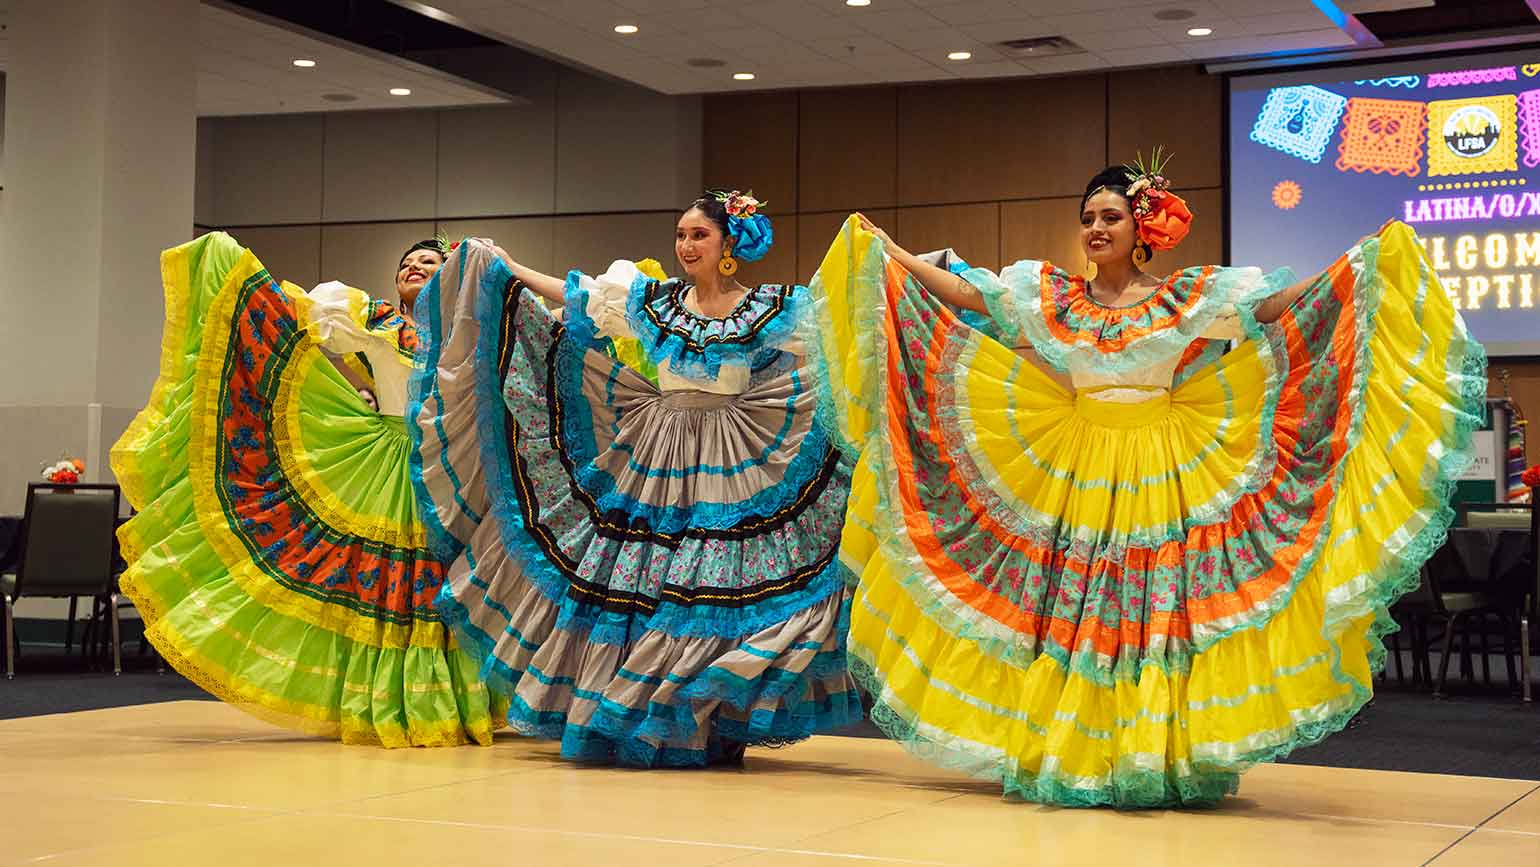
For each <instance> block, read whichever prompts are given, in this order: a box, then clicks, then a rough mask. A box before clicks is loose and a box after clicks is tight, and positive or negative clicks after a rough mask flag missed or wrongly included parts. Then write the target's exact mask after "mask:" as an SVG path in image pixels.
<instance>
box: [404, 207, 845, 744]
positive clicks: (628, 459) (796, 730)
mask: <svg viewBox="0 0 1540 867" xmlns="http://www.w3.org/2000/svg"><path fill="white" fill-rule="evenodd" d="M761 207H762V206H761V204H760V202H758V201H757V200H756V199H755V198H754V197H753V196H752V195H749V194H746V193H740V192H736V191H711V192H708V193H707V194H706V195H704V196H702V197H700V198H699V199H697V200H695V201H694V202H692V203H691V204H690V205H689V207H687V208H686V209H685V210H684V212H683V213H682V214H680V217H679V220H678V223H677V225H676V227H675V233H674V253H675V256H676V258H677V259H678V261H679V265H680V267H681V268H682V269H683V270H684V272H685V275H686V277H685V279H684V280H663V279H658V277H657V276H656V275H649V274H648V273H646V271H645V270H644V269H643V268H641V267H639V266H638V265H637V264H635V263H632V262H627V261H617V262H615V263H614V264H613V265H611V266H610V268H609V270H608V271H606V272H605V273H603V274H601V275H598V276H589V275H587V274H583V273H581V272H577V271H574V272H572V273H571V274H570V275H568V277H567V279H566V280H561V279H559V278H557V277H553V276H550V275H547V274H542V273H540V272H538V271H534V270H533V269H530V268H527V267H525V266H523V265H520V264H518V263H516V262H513V261H512V260H510V259H509V258H508V257H507V255H506V254H504V253H503V251H502V250H500V249H498V248H496V247H494V246H491V245H490V244H487V243H483V242H480V241H476V240H471V241H468V242H466V243H465V244H464V245H462V246H461V247H460V248H458V249H457V250H456V251H455V252H454V253H452V254H451V255H450V257H449V261H448V263H447V264H446V266H445V271H444V272H443V273H444V274H451V273H452V274H453V275H454V279H452V280H451V279H443V278H441V279H440V280H438V281H435V282H434V283H431V284H430V285H429V286H428V288H426V289H425V290H423V295H422V296H421V297H420V298H419V299H418V302H417V310H418V312H419V315H420V320H421V322H422V325H423V329H424V332H425V333H426V334H427V335H428V339H427V341H426V345H427V347H428V350H427V352H426V354H425V357H424V359H423V362H424V363H423V365H422V367H421V369H420V372H419V373H417V374H416V378H415V380H414V386H413V406H415V407H419V408H420V409H419V411H418V412H417V413H416V414H415V417H414V418H413V419H412V421H413V422H415V423H414V424H412V425H410V426H409V427H410V429H411V430H412V431H413V435H414V436H419V437H420V438H421V439H420V442H419V449H418V455H417V458H416V459H417V460H418V462H419V466H420V469H421V476H420V482H421V488H420V489H419V496H420V497H421V498H422V499H423V501H424V502H425V503H427V504H430V505H431V508H432V511H433V515H432V516H431V517H430V519H429V524H430V527H432V529H433V530H434V531H435V535H437V536H438V541H439V543H440V544H441V545H443V546H444V548H443V550H444V552H445V553H446V555H447V554H449V553H453V552H456V551H459V550H461V549H465V550H466V552H467V556H465V557H462V558H460V559H459V560H457V561H456V565H455V566H454V567H453V568H452V569H451V571H450V575H449V578H448V580H447V581H446V583H445V584H444V588H443V590H442V591H441V592H440V593H439V596H438V606H439V610H440V612H441V613H443V615H444V617H445V618H446V620H447V621H448V622H449V623H451V624H452V625H453V626H454V627H455V630H456V633H457V635H458V636H459V637H460V639H461V641H462V643H463V645H464V646H465V647H466V648H467V649H470V650H472V651H473V652H474V654H475V655H476V656H477V657H479V659H480V660H481V672H482V675H483V677H484V678H485V679H486V681H487V682H488V684H489V685H490V686H491V688H492V689H493V690H494V691H496V692H497V693H499V694H501V695H504V696H507V697H508V698H509V700H510V709H509V717H508V719H509V722H510V723H511V724H512V725H513V726H514V728H515V729H517V730H519V731H521V732H524V733H527V734H532V735H536V736H540V737H546V738H551V739H554V740H559V741H561V750H562V755H564V756H566V757H568V758H570V759H576V760H579V761H601V762H618V763H621V764H627V765H638V766H643V767H660V766H698V765H705V764H712V763H718V762H737V761H739V760H741V758H742V755H743V749H744V747H745V746H746V745H755V744H782V743H785V742H788V741H794V740H799V739H801V738H805V737H807V736H808V735H810V734H812V733H813V732H815V731H820V730H825V729H830V728H834V727H838V726H841V725H845V724H847V723H850V722H854V721H856V720H857V719H859V718H860V716H861V703H860V700H859V698H858V697H857V695H856V693H855V691H854V687H853V683H852V681H851V680H850V676H849V674H848V673H847V672H846V668H845V658H844V643H843V635H844V630H845V624H846V622H847V619H848V617H849V610H850V609H849V601H848V598H847V596H846V591H845V588H846V582H845V574H844V569H843V567H842V566H841V565H840V563H839V561H838V560H837V559H836V558H835V556H834V555H835V551H836V550H837V548H838V544H839V533H840V523H841V521H842V519H843V516H844V510H845V499H846V494H847V491H848V486H849V479H850V466H849V464H847V463H846V462H845V461H844V460H843V459H842V457H841V456H840V454H839V452H837V451H836V450H835V449H834V448H833V447H832V446H831V444H830V442H829V439H828V437H827V436H825V433H824V431H825V430H826V429H827V426H828V421H827V420H826V419H824V418H823V417H822V415H821V414H820V412H819V411H818V408H817V404H816V400H815V396H814V390H813V388H812V383H813V380H814V376H813V371H812V370H810V369H809V368H808V367H807V366H806V363H805V358H804V353H803V349H802V342H801V340H800V339H799V338H798V336H797V326H798V324H799V322H800V320H801V318H802V317H803V315H804V314H805V313H806V310H807V292H806V289H805V288H804V287H801V286H778V285H765V286H754V287H749V286H744V285H743V284H741V283H739V282H738V280H737V279H736V278H735V276H734V275H735V274H736V272H737V270H738V262H739V261H753V260H755V259H758V258H759V257H761V256H763V255H764V254H765V252H766V251H767V250H768V249H769V247H770V244H771V242H772V232H771V228H770V220H769V218H767V217H766V216H765V215H764V214H762V213H760V209H761ZM526 290H527V291H526ZM541 298H543V299H545V300H546V301H549V302H552V303H559V304H561V305H563V317H562V321H561V322H557V321H556V320H555V319H554V318H553V316H552V314H551V313H550V312H549V311H548V309H547V307H546V306H545V305H544V304H542V303H540V300H539V299H541ZM617 343H621V344H626V345H629V346H634V347H638V348H639V349H640V351H641V352H643V353H645V356H646V357H645V360H646V361H647V362H649V363H650V364H651V365H652V366H653V367H654V368H655V369H656V371H657V382H656V383H654V382H651V381H649V380H648V379H646V378H644V377H643V376H641V375H640V374H639V373H637V372H636V371H634V370H632V369H631V368H630V367H627V366H625V365H622V364H621V363H620V362H619V361H617V360H616V358H615V356H616V355H617V354H619V353H617V351H616V344H617Z"/></svg>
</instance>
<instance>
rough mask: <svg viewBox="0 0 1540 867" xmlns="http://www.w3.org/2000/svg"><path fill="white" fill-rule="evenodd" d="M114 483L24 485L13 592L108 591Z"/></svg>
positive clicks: (115, 513) (115, 498)
mask: <svg viewBox="0 0 1540 867" xmlns="http://www.w3.org/2000/svg"><path fill="white" fill-rule="evenodd" d="M120 497H121V494H120V493H119V490H118V486H117V485H53V484H43V483H37V482H34V483H31V484H28V485H27V509H26V518H25V524H24V529H23V531H22V539H21V556H20V558H19V561H18V563H17V565H16V596H17V597H22V596H95V595H97V594H100V593H111V592H112V586H113V577H114V576H113V569H112V559H113V558H112V550H113V543H114V541H115V540H116V530H117V517H118V501H119V499H120Z"/></svg>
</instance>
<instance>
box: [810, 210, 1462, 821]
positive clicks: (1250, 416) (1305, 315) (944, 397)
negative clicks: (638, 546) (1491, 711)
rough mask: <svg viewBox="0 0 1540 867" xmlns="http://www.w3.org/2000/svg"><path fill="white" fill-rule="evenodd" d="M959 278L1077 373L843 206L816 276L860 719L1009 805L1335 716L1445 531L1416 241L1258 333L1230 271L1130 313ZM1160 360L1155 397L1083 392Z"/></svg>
mask: <svg viewBox="0 0 1540 867" xmlns="http://www.w3.org/2000/svg"><path fill="white" fill-rule="evenodd" d="M965 277H966V278H967V279H968V280H970V282H973V283H974V284H975V285H977V286H978V288H979V289H980V290H981V291H982V292H983V293H984V295H985V297H986V300H987V302H988V304H989V307H990V312H991V315H992V318H993V319H994V320H995V323H996V325H997V326H999V329H1000V331H1001V332H1003V334H1004V336H1005V339H1007V340H1008V341H1009V340H1011V339H1013V338H1015V339H1018V340H1019V341H1020V343H1021V344H1024V345H1030V346H1031V347H1033V348H1034V349H1035V350H1036V357H1038V358H1042V359H1045V360H1047V361H1048V362H1049V363H1051V364H1053V365H1055V366H1058V367H1061V368H1063V369H1065V370H1066V371H1068V372H1069V373H1070V374H1071V375H1072V376H1076V377H1077V379H1076V382H1077V384H1080V383H1081V381H1082V379H1083V380H1084V381H1085V384H1086V386H1087V387H1085V388H1077V390H1076V391H1075V392H1073V393H1072V392H1071V391H1068V390H1066V389H1064V388H1063V387H1061V386H1059V385H1057V384H1055V382H1054V381H1052V380H1051V379H1050V378H1049V377H1048V376H1047V375H1045V374H1044V373H1043V372H1042V371H1041V370H1040V369H1038V368H1037V367H1035V366H1034V365H1033V364H1031V363H1028V361H1027V360H1026V358H1025V357H1023V356H1022V355H1018V354H1017V353H1015V352H1013V351H1012V350H1011V349H1009V348H1007V346H1006V345H1003V344H1002V343H999V342H996V341H995V340H993V339H990V338H987V337H984V336H983V335H981V334H980V333H978V332H977V331H974V330H973V329H971V328H969V327H967V326H966V325H964V324H962V323H961V322H960V321H959V320H958V318H957V317H956V316H955V315H954V314H952V313H951V312H950V311H949V310H947V309H946V308H944V307H943V306H942V305H940V304H939V303H938V302H936V301H935V300H934V299H933V298H932V297H931V296H930V295H929V294H928V293H927V292H926V291H925V290H924V289H923V288H922V287H920V286H919V285H918V284H917V283H916V282H915V281H914V280H913V279H912V278H911V277H909V275H908V274H906V273H905V272H904V270H903V269H902V268H901V267H900V266H899V265H897V264H896V263H895V262H893V261H892V260H888V259H886V258H885V257H884V255H883V252H882V249H881V242H880V241H879V240H877V239H876V238H874V237H873V236H871V235H869V234H867V233H865V232H862V231H860V230H859V228H858V227H857V226H856V224H855V222H854V220H852V221H851V222H850V223H848V224H847V225H846V227H845V228H844V230H843V231H842V233H841V234H840V236H839V238H838V239H837V240H836V241H835V243H834V245H833V247H832V248H831V250H830V252H829V255H828V257H827V258H826V259H825V261H824V263H823V265H822V268H821V270H820V272H819V275H818V278H817V279H815V281H814V284H813V291H814V293H815V304H816V305H817V308H818V321H819V324H820V328H819V329H818V330H817V333H816V334H815V335H813V337H812V338H811V339H814V340H816V341H817V345H816V346H815V349H816V351H815V352H814V355H815V356H816V357H818V358H819V359H820V366H821V368H822V370H821V371H820V373H821V377H822V381H825V382H827V383H828V384H829V388H828V389H827V392H826V394H825V396H824V398H825V400H827V401H828V403H829V406H828V411H829V412H830V414H831V415H833V416H836V417H838V418H839V420H840V424H839V430H840V435H841V438H842V441H843V445H844V447H845V448H847V449H849V450H850V451H851V452H852V453H853V454H859V456H860V463H859V465H858V467H857V469H856V473H855V477H854V482H853V488H852V494H851V502H850V509H849V514H848V518H847V523H846V528H845V533H844V540H843V545H842V548H841V555H840V556H841V558H842V559H843V561H844V562H845V563H846V565H847V566H848V568H849V569H850V570H851V571H852V572H853V573H855V574H856V575H857V576H858V579H859V587H858V590H857V592H856V595H855V602H854V605H853V611H852V615H851V633H850V644H849V651H850V654H851V657H852V665H853V667H854V668H855V669H856V670H857V673H858V676H859V677H860V678H861V679H862V680H863V681H864V685H865V686H867V687H868V688H869V690H870V691H871V692H872V694H873V696H874V698H875V700H876V702H877V707H876V710H875V711H874V716H875V718H876V720H877V721H878V723H879V724H881V725H882V726H883V727H884V728H885V729H886V730H887V731H888V732H889V734H891V735H892V736H893V737H894V738H896V739H897V740H899V741H901V742H903V743H904V744H905V745H906V746H908V747H909V748H911V749H912V750H914V751H916V752H917V753H919V754H920V755H922V756H925V757H927V758H930V759H931V760H933V761H936V762H938V763H940V764H942V765H945V766H949V767H954V768H958V769H960V770H963V771H966V772H968V773H971V774H975V775H978V776H981V777H986V778H989V779H994V780H999V781H1000V782H1001V783H1003V786H1004V789H1005V791H1006V793H1007V794H1009V795H1014V796H1020V797H1023V798H1026V799H1030V800H1034V801H1041V802H1047V803H1054V804H1065V805H1096V804H1111V805H1118V806H1140V807H1148V806H1160V805H1176V804H1208V803H1213V802H1215V801H1217V800H1218V799H1219V798H1221V797H1222V796H1223V795H1225V794H1227V793H1233V792H1235V791H1236V788H1237V784H1238V779H1239V775H1240V774H1241V773H1242V772H1243V771H1245V770H1246V769H1247V768H1248V767H1249V766H1251V765H1252V764H1254V763H1256V762H1262V761H1268V760H1270V759H1274V758H1277V757H1279V756H1281V755H1284V754H1285V753H1287V752H1289V751H1290V750H1292V749H1294V748H1296V747H1298V746H1302V745H1306V744H1310V743H1313V742H1316V741H1318V740H1319V739H1321V738H1322V737H1324V736H1326V735H1328V734H1330V733H1332V732H1334V731H1336V730H1338V729H1340V728H1342V727H1343V726H1344V725H1345V724H1346V723H1347V721H1348V720H1349V718H1351V717H1352V716H1353V714H1355V713H1356V712H1357V711H1358V710H1359V709H1360V708H1361V707H1362V706H1363V705H1364V703H1365V702H1366V701H1367V700H1368V699H1369V698H1370V696H1371V690H1372V680H1371V678H1372V675H1373V673H1374V672H1375V671H1376V670H1377V669H1378V668H1380V667H1381V666H1382V664H1383V657H1384V650H1383V648H1382V645H1381V638H1382V636H1383V635H1384V634H1385V633H1386V632H1387V631H1389V630H1391V629H1393V628H1394V624H1393V623H1392V622H1391V620H1390V618H1389V617H1388V615H1387V608H1388V606H1389V605H1390V604H1391V603H1392V602H1393V601H1394V600H1395V599H1396V598H1397V597H1398V596H1399V595H1400V594H1402V593H1404V592H1406V591H1407V590H1408V589H1410V588H1413V587H1415V586H1416V583H1417V572H1418V568H1419V567H1420V565H1421V564H1422V562H1423V561H1424V560H1425V559H1426V558H1427V557H1428V556H1429V555H1430V554H1431V553H1432V551H1433V550H1434V549H1435V548H1436V547H1437V546H1438V545H1439V544H1440V542H1441V541H1442V539H1443V537H1444V535H1445V532H1446V529H1447V527H1448V525H1449V523H1450V520H1451V518H1452V513H1451V510H1450V508H1449V506H1448V502H1449V498H1450V494H1451V487H1452V484H1453V481H1454V479H1455V478H1456V477H1457V476H1458V475H1459V473H1460V471H1461V469H1462V467H1463V466H1465V465H1466V463H1467V462H1468V461H1469V458H1470V444H1469V440H1470V432H1471V430H1472V428H1473V427H1474V426H1475V425H1476V424H1477V423H1478V420H1479V417H1480V413H1481V402H1482V398H1483V396H1484V390H1485V384H1486V381H1485V373H1484V368H1485V358H1484V355H1483V353H1482V351H1481V348H1480V346H1479V344H1477V343H1475V342H1474V341H1473V340H1472V339H1471V338H1470V336H1469V335H1468V334H1467V333H1466V331H1465V327H1464V325H1463V323H1462V322H1461V320H1460V318H1459V316H1458V314H1457V313H1456V312H1455V311H1454V310H1453V309H1452V307H1451V305H1450V303H1449V301H1448V298H1447V297H1446V296H1445V293H1444V291H1443V289H1442V286H1441V285H1440V283H1439V280H1438V278H1437V276H1436V275H1435V274H1434V272H1433V269H1432V268H1431V266H1430V265H1429V263H1428V262H1427V261H1426V260H1425V258H1424V257H1423V255H1422V253H1421V252H1420V250H1419V248H1418V246H1417V243H1416V240H1415V238H1414V237H1413V235H1412V233H1411V230H1410V229H1408V228H1407V227H1405V226H1403V225H1400V224H1390V225H1388V226H1387V227H1386V228H1385V229H1384V230H1382V231H1381V233H1380V234H1379V235H1378V236H1375V237H1371V238H1368V239H1366V240H1364V241H1363V242H1361V243H1360V244H1359V245H1358V246H1356V247H1354V248H1353V249H1352V250H1350V251H1348V253H1347V254H1345V255H1344V256H1343V257H1342V258H1341V259H1339V260H1338V261H1337V262H1336V263H1334V264H1333V265H1332V266H1331V267H1330V268H1328V269H1327V270H1326V271H1325V272H1324V273H1323V274H1322V275H1321V276H1320V277H1319V278H1317V279H1315V280H1314V281H1313V282H1311V283H1310V284H1309V287H1308V289H1307V290H1306V291H1305V293H1304V295H1303V296H1302V297H1300V299H1299V300H1298V302H1297V303H1295V304H1293V305H1292V307H1291V308H1290V309H1289V310H1288V312H1287V313H1285V314H1284V315H1283V317H1282V318H1281V319H1279V320H1278V321H1277V322H1276V323H1274V324H1269V325H1261V324H1259V323H1257V322H1256V321H1255V319H1254V318H1253V316H1252V315H1251V310H1252V305H1254V304H1255V303H1256V302H1257V301H1258V300H1259V298H1260V297H1262V296H1264V295H1266V294H1267V293H1268V292H1269V291H1271V290H1272V289H1273V288H1274V286H1273V285H1272V284H1270V283H1269V282H1268V281H1266V280H1262V279H1260V272H1256V271H1255V270H1254V269H1244V270H1242V269H1217V268H1208V269H1191V270H1189V271H1187V272H1182V273H1180V274H1178V275H1173V277H1172V278H1171V279H1170V280H1168V281H1166V282H1165V283H1164V284H1163V285H1162V286H1161V288H1160V289H1158V290H1157V291H1156V292H1155V293H1154V294H1153V295H1152V296H1151V298H1150V299H1147V300H1146V301H1145V302H1144V303H1143V304H1140V305H1135V306H1133V307H1130V308H1104V307H1099V306H1098V305H1096V304H1095V303H1094V301H1091V299H1090V298H1089V295H1088V293H1087V292H1086V286H1085V283H1084V281H1083V280H1080V279H1079V278H1072V277H1070V276H1069V275H1067V274H1065V273H1064V272H1062V271H1059V270H1058V269H1055V268H1053V267H1052V266H1051V265H1047V264H1046V263H1023V264H1020V265H1017V266H1012V267H1011V268H1008V269H1006V270H1005V271H1004V272H1002V274H1001V275H1000V276H999V277H996V276H995V275H992V274H989V273H988V272H982V271H973V272H968V273H967V274H965ZM1227 315H1228V316H1230V317H1231V318H1232V319H1234V320H1235V321H1236V322H1237V325H1238V330H1239V336H1242V337H1244V340H1243V341H1242V342H1241V343H1239V345H1238V346H1237V348H1235V349H1233V350H1232V351H1229V352H1228V353H1225V354H1223V355H1222V356H1220V355H1217V354H1216V353H1214V352H1213V351H1212V350H1213V349H1214V346H1215V344H1205V343H1203V342H1201V335H1202V334H1204V333H1207V330H1208V329H1209V328H1210V327H1211V326H1212V325H1213V324H1214V323H1215V322H1217V321H1218V320H1219V319H1220V318H1222V317H1224V316H1227ZM1217 345H1218V346H1221V347H1222V346H1223V345H1224V344H1222V343H1220V344H1217ZM1179 361H1180V362H1181V363H1182V367H1183V368H1184V369H1182V370H1180V371H1179V372H1178V373H1177V374H1176V375H1175V376H1174V377H1172V376H1171V374H1170V371H1171V370H1172V369H1173V368H1174V367H1177V366H1178V362H1179ZM1152 370H1154V371H1158V372H1159V373H1158V375H1159V376H1165V377H1167V379H1166V380H1165V382H1164V383H1162V384H1171V383H1172V382H1175V385H1174V387H1172V388H1169V390H1168V389H1166V388H1157V387H1151V386H1150V385H1148V384H1144V385H1135V386H1134V390H1141V389H1142V390H1144V391H1145V392H1147V393H1145V394H1142V395H1139V396H1137V399H1132V400H1129V399H1128V398H1127V397H1126V395H1125V397H1124V400H1125V402H1114V401H1112V400H1107V399H1103V398H1104V395H1103V394H1102V393H1101V392H1102V391H1103V389H1102V388H1100V387H1092V384H1093V383H1096V382H1101V383H1123V382H1129V381H1133V382H1138V381H1140V380H1141V379H1148V378H1149V373H1150V371H1152ZM1114 390H1116V389H1114ZM1123 390H1124V391H1125V392H1126V391H1127V389H1126V388H1124V389H1123Z"/></svg>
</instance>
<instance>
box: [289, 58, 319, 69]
mask: <svg viewBox="0 0 1540 867" xmlns="http://www.w3.org/2000/svg"><path fill="white" fill-rule="evenodd" d="M294 65H295V66H298V67H299V68H300V69H309V68H310V67H312V66H315V61H314V60H303V59H301V60H296V61H294Z"/></svg>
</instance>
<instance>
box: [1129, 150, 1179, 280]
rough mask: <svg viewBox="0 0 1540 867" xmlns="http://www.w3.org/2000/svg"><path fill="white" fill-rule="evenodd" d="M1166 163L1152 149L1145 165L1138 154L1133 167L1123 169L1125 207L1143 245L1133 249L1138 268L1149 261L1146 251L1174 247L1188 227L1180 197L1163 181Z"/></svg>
mask: <svg viewBox="0 0 1540 867" xmlns="http://www.w3.org/2000/svg"><path fill="white" fill-rule="evenodd" d="M1170 163H1171V155H1170V154H1166V153H1163V152H1162V150H1161V148H1159V147H1156V148H1155V150H1154V152H1153V153H1151V154H1150V162H1149V165H1148V166H1146V165H1145V163H1144V156H1143V155H1142V154H1141V155H1139V156H1138V158H1137V159H1136V160H1135V162H1134V164H1133V165H1131V166H1127V165H1125V166H1124V167H1123V168H1125V169H1126V170H1127V171H1128V180H1129V184H1128V193H1127V196H1128V205H1129V208H1130V209H1131V210H1132V211H1133V214H1134V225H1136V226H1138V227H1139V243H1140V244H1141V245H1143V246H1142V247H1140V248H1135V250H1134V263H1135V264H1136V265H1138V266H1140V267H1141V268H1142V267H1144V265H1145V263H1147V262H1149V260H1150V252H1149V251H1150V250H1170V249H1173V248H1175V247H1176V245H1177V244H1180V243H1182V239H1183V238H1185V237H1187V231H1188V229H1190V228H1192V211H1190V210H1188V208H1187V202H1185V201H1184V200H1183V199H1182V197H1181V196H1178V195H1177V194H1176V193H1173V192H1171V182H1170V181H1168V180H1166V175H1165V170H1166V166H1168V165H1170ZM1141 260H1142V261H1141Z"/></svg>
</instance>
